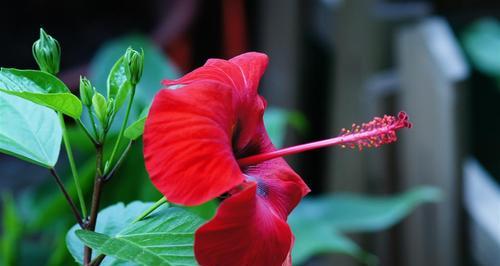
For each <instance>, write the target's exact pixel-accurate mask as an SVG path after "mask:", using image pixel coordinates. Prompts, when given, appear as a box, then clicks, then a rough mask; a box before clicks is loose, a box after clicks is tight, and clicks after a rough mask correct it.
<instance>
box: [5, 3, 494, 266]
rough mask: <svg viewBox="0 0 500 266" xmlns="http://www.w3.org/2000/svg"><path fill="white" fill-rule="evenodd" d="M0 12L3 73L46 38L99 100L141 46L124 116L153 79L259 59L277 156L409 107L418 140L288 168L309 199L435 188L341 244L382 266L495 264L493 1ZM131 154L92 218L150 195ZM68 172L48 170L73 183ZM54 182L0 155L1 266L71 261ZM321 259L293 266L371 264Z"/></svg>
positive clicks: (68, 77)
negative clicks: (435, 195)
mask: <svg viewBox="0 0 500 266" xmlns="http://www.w3.org/2000/svg"><path fill="white" fill-rule="evenodd" d="M1 10H2V12H1V13H2V26H1V27H0V36H2V38H1V41H0V66H3V67H16V68H36V63H35V61H34V60H33V58H32V55H31V45H32V43H33V41H34V40H36V39H37V38H38V29H39V27H44V29H45V30H46V31H47V32H49V33H50V34H51V35H52V36H54V37H55V38H57V39H58V40H59V42H60V43H61V45H62V49H63V50H62V63H61V73H60V77H61V79H62V80H64V81H65V82H66V83H67V84H69V85H70V86H71V87H72V89H74V92H75V93H77V85H78V80H79V79H78V78H79V75H81V74H84V75H87V76H89V77H90V78H91V79H92V80H93V82H94V83H95V85H96V87H97V88H98V89H105V88H104V86H105V85H104V84H105V79H106V75H107V72H108V71H109V69H110V67H111V66H112V64H113V62H114V60H116V59H117V58H118V57H119V55H120V54H121V53H123V51H124V50H125V48H126V47H127V46H129V45H132V46H134V47H137V48H140V47H143V48H144V49H145V51H146V56H147V62H146V69H145V75H148V76H147V77H146V80H147V81H144V82H143V83H141V84H142V85H141V86H142V87H141V88H139V89H138V91H139V95H138V98H139V101H138V103H137V106H135V107H134V108H135V109H134V110H135V111H134V112H135V116H137V115H138V114H139V113H140V111H141V110H142V109H143V108H144V107H145V106H146V105H147V104H148V102H149V101H150V100H151V97H152V96H153V95H154V93H155V92H156V91H157V90H158V89H159V88H160V87H161V86H160V80H161V79H162V78H175V77H178V76H179V75H182V74H183V73H186V72H189V71H190V70H192V69H194V68H196V67H198V66H200V65H202V64H203V63H204V62H205V61H206V60H207V59H208V58H214V57H216V58H230V57H232V56H235V55H238V54H240V53H243V52H245V51H260V52H264V53H266V54H268V55H269V57H270V63H269V67H268V69H267V71H266V73H265V75H264V78H263V80H262V82H261V86H260V91H261V94H263V95H264V96H265V97H266V99H267V101H268V103H269V105H270V106H271V109H272V114H271V115H269V117H268V119H269V121H273V122H269V123H271V124H272V126H275V127H277V129H276V128H275V130H278V131H279V133H278V135H279V136H278V137H276V138H275V141H278V142H281V143H278V145H280V146H281V145H282V146H288V145H293V144H299V143H304V142H308V141H313V140H319V139H324V138H328V137H331V136H336V135H337V134H338V133H339V132H340V129H341V128H343V127H350V125H351V123H353V122H356V123H362V122H365V121H369V120H370V119H371V118H372V117H374V116H380V115H383V114H385V113H387V114H397V112H398V111H399V110H404V111H406V112H407V113H408V114H409V115H410V119H411V120H412V122H413V123H414V128H413V129H411V130H405V131H403V132H401V133H400V134H399V135H400V140H399V141H398V142H397V143H395V144H393V145H388V146H384V147H381V148H379V149H371V150H364V151H363V152H358V151H356V150H348V149H337V148H332V149H323V150H316V151H311V152H307V153H303V154H300V155H295V156H291V157H289V158H287V159H288V161H289V162H290V164H291V165H292V166H293V168H294V169H295V170H296V171H297V172H298V173H299V174H300V175H301V176H302V177H303V178H304V179H305V181H306V182H307V183H308V184H309V186H310V187H311V189H312V194H313V196H314V195H316V196H317V195H325V194H329V193H332V192H356V193H363V194H368V195H392V194H396V193H400V192H403V191H407V190H409V189H411V188H414V187H415V186H418V185H430V186H434V187H436V188H438V189H439V190H440V191H441V193H442V198H441V200H440V201H439V202H438V203H433V204H426V205H422V206H420V207H419V208H417V209H416V210H415V211H414V212H413V213H412V214H411V215H409V216H408V217H407V218H405V219H404V220H403V222H401V223H399V224H398V225H396V226H393V227H391V228H390V229H386V230H382V231H379V232H376V233H375V232H372V233H361V234H360V233H351V232H347V233H348V235H349V236H350V237H351V238H352V239H354V240H355V241H356V243H358V245H359V246H361V247H362V249H363V250H365V251H367V252H369V253H370V254H374V255H376V256H377V257H378V261H379V264H380V265H389V266H396V265H408V266H424V265H425V266H427V265H429V266H456V265H484V266H490V265H500V252H498V251H499V250H500V211H499V210H500V208H499V206H500V189H499V186H498V181H499V180H500V154H499V153H498V151H499V148H500V138H499V137H498V136H499V134H500V123H499V122H500V119H499V118H498V117H496V114H500V104H499V103H500V21H499V20H497V18H498V17H499V16H500V3H499V2H496V1H487V0H478V1H466V0H461V1H452V0H434V1H430V0H429V1H423V0H422V1H417V0H415V1H403V0H399V1H389V0H386V1H377V0H310V1H299V0H275V1H265V0H213V1H201V0H155V1H143V2H137V1H136V2H130V3H126V2H124V1H116V0H109V1H97V0H85V1H83V0H74V1H62V0H51V1H48V0H37V1H35V0H21V1H4V2H3V3H2V7H1ZM148 58H149V59H148ZM146 73H149V74H146ZM272 116H274V117H272ZM1 126H2V125H0V127H1ZM268 126H271V125H268ZM71 133H72V134H73V136H74V138H73V139H74V146H75V147H76V150H77V160H79V161H80V162H83V163H80V166H81V168H80V173H81V175H82V179H83V181H82V183H83V186H84V187H85V190H86V191H87V193H88V191H89V190H90V189H91V187H90V186H91V184H92V178H93V173H92V172H91V170H92V165H93V161H94V159H93V157H92V155H91V154H92V146H91V145H90V143H87V142H86V141H85V139H84V138H83V137H81V136H82V133H81V132H79V130H78V128H77V127H74V128H73V129H72V132H71ZM61 157H62V156H61ZM141 157H142V153H141V147H140V146H135V147H134V149H133V150H132V151H131V154H130V155H129V156H128V158H127V160H128V161H127V163H125V164H124V167H123V168H124V169H122V170H121V172H122V173H121V174H120V173H119V174H118V175H117V177H116V178H115V179H113V180H112V181H111V182H110V183H109V185H107V189H106V192H105V193H104V202H103V204H102V205H103V206H107V205H110V204H112V203H115V202H118V201H124V202H130V201H132V200H136V199H139V200H146V201H148V200H149V201H154V200H157V199H158V198H159V196H160V195H159V194H158V192H156V190H155V189H154V187H152V186H151V184H150V182H149V180H148V178H147V174H146V173H145V171H144V165H143V162H142V159H141ZM64 158H65V157H64ZM65 163H66V159H63V160H60V162H59V163H58V168H60V169H61V171H66V172H68V171H69V170H68V167H67V165H65ZM85 167H86V168H85ZM66 178H67V181H68V182H70V177H69V174H66ZM52 182H53V180H52V179H50V178H49V177H48V173H47V171H46V170H45V169H42V168H40V167H37V166H33V165H30V164H28V163H25V162H22V161H20V160H18V159H15V158H13V157H9V156H7V155H1V154H0V191H1V192H2V199H3V202H4V203H3V205H2V206H3V207H2V209H3V211H2V212H1V213H2V214H0V215H1V216H3V219H2V220H3V226H2V229H1V230H2V234H3V237H2V241H3V242H4V243H20V244H19V246H18V247H11V246H10V245H9V244H4V246H3V249H15V250H17V251H16V252H13V253H12V254H17V255H16V256H17V258H18V259H14V260H11V262H12V261H14V263H13V264H12V265H72V263H73V260H72V258H71V256H70V255H69V254H68V252H67V249H66V246H65V244H64V238H65V234H66V231H67V229H68V228H69V227H70V226H71V225H72V223H73V222H72V220H71V216H70V215H69V214H68V210H67V207H66V205H65V202H64V201H63V199H62V197H61V196H60V195H59V191H57V189H56V187H55V186H54V185H53V183H52ZM71 189H72V191H73V193H74V187H73V188H71V187H70V190H71ZM346 211H348V210H346ZM365 211H366V212H369V211H370V208H368V209H367V210H365ZM6 217H8V219H7V218H6ZM382 223H383V221H382ZM375 227H376V226H375ZM382 227H383V226H382ZM382 227H380V228H379V229H381V228H382ZM384 229H385V228H384ZM21 231H22V232H23V233H16V232H21ZM366 231H373V230H366ZM12 239H14V240H15V241H13V240H12ZM9 241H12V242H9ZM309 241H311V245H313V244H314V242H315V241H321V240H320V239H314V238H311V239H309ZM0 242H1V241H0ZM7 246H8V247H7ZM327 251H328V250H325V251H324V252H321V250H319V251H318V252H317V253H324V254H323V255H316V256H313V257H308V258H307V259H304V260H301V264H303V265H346V266H347V265H358V264H361V263H363V262H365V263H366V260H363V259H359V258H358V260H355V259H353V258H351V257H348V256H343V255H331V254H329V253H330V252H327ZM340 251H342V250H340ZM340 253H349V252H346V251H344V252H340ZM0 254H1V253H0ZM3 254H4V256H7V255H5V254H7V253H3ZM9 254H10V253H9ZM325 254H327V255H325ZM363 254H364V253H363ZM351 255H352V254H351ZM365 255H366V254H365ZM9 256H10V255H9ZM0 261H4V262H5V261H8V260H0Z"/></svg>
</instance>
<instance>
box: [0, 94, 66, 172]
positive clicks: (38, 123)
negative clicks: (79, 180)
mask: <svg viewBox="0 0 500 266" xmlns="http://www.w3.org/2000/svg"><path fill="white" fill-rule="evenodd" d="M0 125H1V126H0V152H3V153H6V154H9V155H12V156H15V157H18V158H20V159H22V160H26V161H29V162H32V163H36V164H38V165H41V166H43V167H46V168H52V167H53V166H54V165H55V164H56V162H57V158H58V157H59V150H60V147H61V139H62V130H61V125H60V124H59V119H58V117H57V115H56V113H55V112H54V111H52V110H50V109H48V108H46V107H43V106H40V105H36V104H34V103H32V102H29V101H27V100H24V99H21V98H19V97H16V96H12V95H8V94H6V93H3V92H0Z"/></svg>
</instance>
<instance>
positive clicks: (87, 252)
mask: <svg viewBox="0 0 500 266" xmlns="http://www.w3.org/2000/svg"><path fill="white" fill-rule="evenodd" d="M102 158H103V146H102V145H101V144H98V145H97V146H96V175H95V179H94V192H93V193H92V206H91V207H90V217H89V222H88V224H87V226H86V228H85V229H87V230H90V231H94V230H95V225H96V221H97V214H98V211H99V202H100V199H101V189H102V184H103V178H102V177H103V175H102ZM91 258H92V249H91V248H90V247H88V246H85V247H84V250H83V262H84V265H90V260H91Z"/></svg>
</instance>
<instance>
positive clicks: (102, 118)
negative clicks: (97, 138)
mask: <svg viewBox="0 0 500 266" xmlns="http://www.w3.org/2000/svg"><path fill="white" fill-rule="evenodd" d="M92 108H93V109H94V113H95V115H96V117H97V119H99V122H101V125H102V127H103V128H105V127H106V124H107V119H106V117H107V103H106V98H104V96H102V94H100V93H99V92H96V93H95V94H94V96H93V97H92Z"/></svg>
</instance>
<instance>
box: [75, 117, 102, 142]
mask: <svg viewBox="0 0 500 266" xmlns="http://www.w3.org/2000/svg"><path fill="white" fill-rule="evenodd" d="M75 121H76V122H77V123H78V125H80V127H81V128H82V130H83V132H85V135H87V137H88V138H89V139H90V141H92V144H94V146H95V145H96V144H97V141H96V139H95V137H93V136H92V134H91V133H90V132H89V130H88V129H87V127H85V125H84V124H83V122H82V120H81V119H75Z"/></svg>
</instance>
